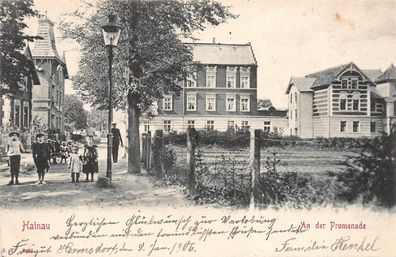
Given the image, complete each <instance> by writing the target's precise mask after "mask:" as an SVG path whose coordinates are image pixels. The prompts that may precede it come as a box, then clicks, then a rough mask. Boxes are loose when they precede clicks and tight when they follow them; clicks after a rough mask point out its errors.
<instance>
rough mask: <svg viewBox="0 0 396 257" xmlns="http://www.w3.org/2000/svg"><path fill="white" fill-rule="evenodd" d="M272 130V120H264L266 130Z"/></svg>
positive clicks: (267, 131)
mask: <svg viewBox="0 0 396 257" xmlns="http://www.w3.org/2000/svg"><path fill="white" fill-rule="evenodd" d="M270 131H271V121H264V132H266V133H269V132H270Z"/></svg>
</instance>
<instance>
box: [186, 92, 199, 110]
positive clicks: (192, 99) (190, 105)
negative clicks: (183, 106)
mask: <svg viewBox="0 0 396 257" xmlns="http://www.w3.org/2000/svg"><path fill="white" fill-rule="evenodd" d="M196 110H197V95H196V94H187V111H196Z"/></svg>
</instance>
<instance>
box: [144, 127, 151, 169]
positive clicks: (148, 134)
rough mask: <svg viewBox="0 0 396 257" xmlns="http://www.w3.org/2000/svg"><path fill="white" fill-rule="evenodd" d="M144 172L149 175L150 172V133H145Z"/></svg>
mask: <svg viewBox="0 0 396 257" xmlns="http://www.w3.org/2000/svg"><path fill="white" fill-rule="evenodd" d="M145 162H146V170H147V173H148V174H150V170H151V131H147V142H146V160H145Z"/></svg>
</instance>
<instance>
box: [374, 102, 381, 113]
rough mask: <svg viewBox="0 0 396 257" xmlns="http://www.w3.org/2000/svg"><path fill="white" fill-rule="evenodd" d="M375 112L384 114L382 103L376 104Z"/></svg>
mask: <svg viewBox="0 0 396 257" xmlns="http://www.w3.org/2000/svg"><path fill="white" fill-rule="evenodd" d="M375 111H376V112H382V104H381V103H376V104H375Z"/></svg>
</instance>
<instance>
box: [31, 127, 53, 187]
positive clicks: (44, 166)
mask: <svg viewBox="0 0 396 257" xmlns="http://www.w3.org/2000/svg"><path fill="white" fill-rule="evenodd" d="M32 150H33V160H34V164H35V165H36V169H37V175H38V181H37V184H45V182H44V175H45V171H47V172H48V168H49V166H50V165H49V163H50V156H51V154H50V149H49V146H48V144H46V143H44V134H41V133H39V134H37V135H36V143H34V144H33V146H32Z"/></svg>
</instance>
